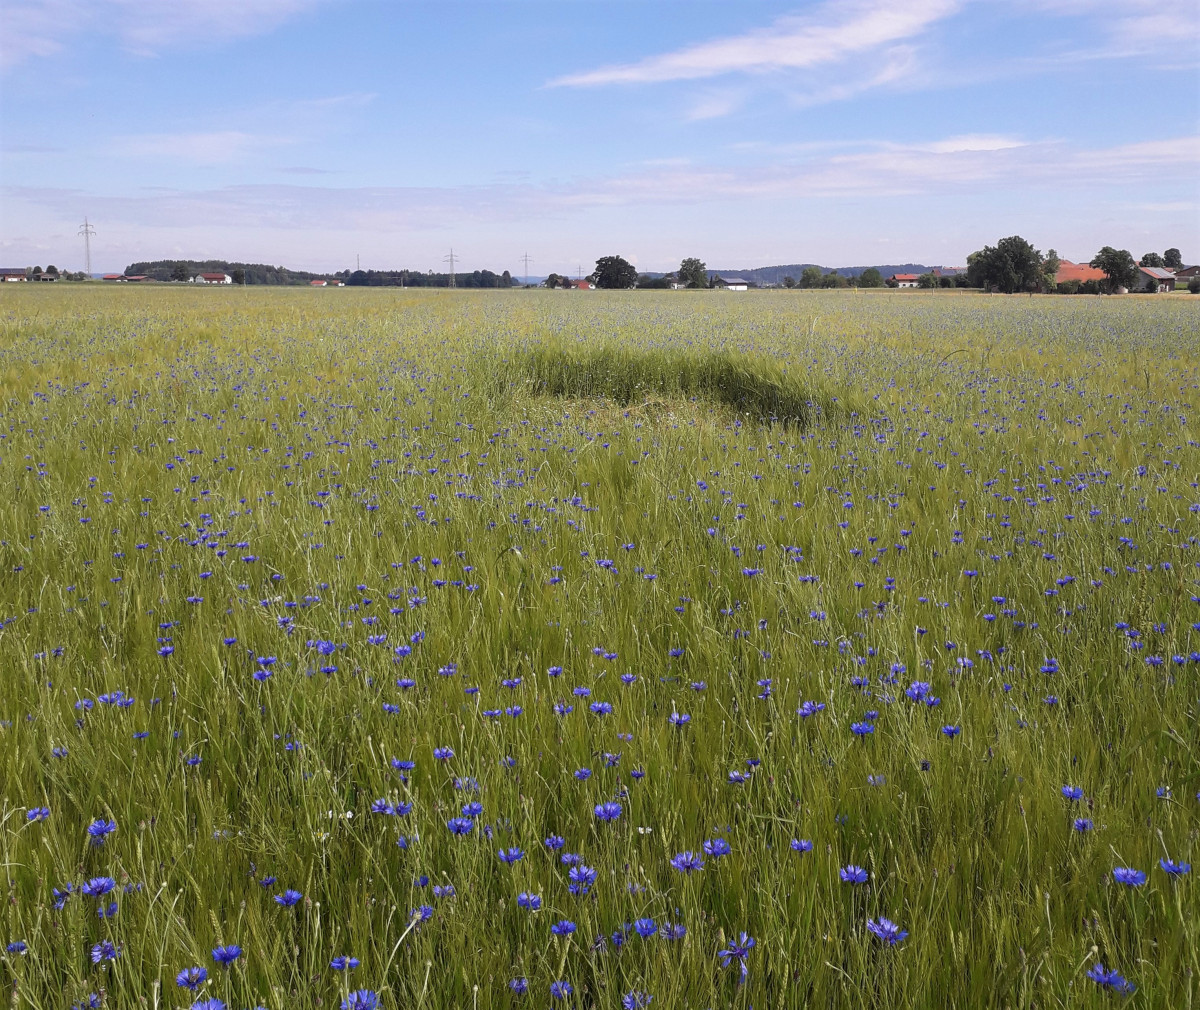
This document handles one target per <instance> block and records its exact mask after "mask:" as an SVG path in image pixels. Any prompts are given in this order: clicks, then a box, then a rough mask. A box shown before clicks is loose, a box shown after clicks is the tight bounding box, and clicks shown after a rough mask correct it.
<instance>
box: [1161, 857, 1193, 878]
mask: <svg viewBox="0 0 1200 1010" xmlns="http://www.w3.org/2000/svg"><path fill="white" fill-rule="evenodd" d="M1158 865H1159V866H1161V867H1162V868H1163V869H1164V870H1166V872H1167V873H1169V874H1170V875H1171V876H1172V877H1182V876H1183V875H1184V874H1185V873H1190V872H1191V870H1192V864H1191V863H1176V862H1174V861H1172V860H1170V859H1160V860H1159V861H1158Z"/></svg>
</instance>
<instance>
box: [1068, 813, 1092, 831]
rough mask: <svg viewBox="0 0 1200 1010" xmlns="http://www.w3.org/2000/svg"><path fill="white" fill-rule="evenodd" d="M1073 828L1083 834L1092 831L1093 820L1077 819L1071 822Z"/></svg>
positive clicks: (1086, 818) (1087, 818)
mask: <svg viewBox="0 0 1200 1010" xmlns="http://www.w3.org/2000/svg"><path fill="white" fill-rule="evenodd" d="M1071 827H1073V828H1074V829H1075V830H1076V831H1079V832H1081V833H1082V832H1084V831H1091V830H1092V819H1091V818H1090V817H1076V818H1075V820H1074V821H1072V822H1071Z"/></svg>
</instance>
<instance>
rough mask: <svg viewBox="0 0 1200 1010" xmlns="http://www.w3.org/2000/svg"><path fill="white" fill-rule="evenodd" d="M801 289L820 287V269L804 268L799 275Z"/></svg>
mask: <svg viewBox="0 0 1200 1010" xmlns="http://www.w3.org/2000/svg"><path fill="white" fill-rule="evenodd" d="M800 286H801V287H802V288H819V287H820V286H821V268H820V267H805V268H804V270H803V271H802V272H801V274H800Z"/></svg>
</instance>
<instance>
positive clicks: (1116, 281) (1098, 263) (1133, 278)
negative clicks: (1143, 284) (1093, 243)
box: [1089, 245, 1138, 294]
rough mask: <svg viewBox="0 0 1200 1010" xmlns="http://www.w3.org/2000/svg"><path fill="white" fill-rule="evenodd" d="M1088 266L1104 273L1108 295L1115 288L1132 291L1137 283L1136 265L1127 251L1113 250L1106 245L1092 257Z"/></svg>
mask: <svg viewBox="0 0 1200 1010" xmlns="http://www.w3.org/2000/svg"><path fill="white" fill-rule="evenodd" d="M1089 265H1090V266H1093V267H1095V268H1096V269H1097V270H1103V271H1104V276H1105V277H1107V278H1108V282H1107V284H1106V285H1105V286H1106V287H1107V288H1108V291H1109V293H1110V294H1111V293H1112V292H1114V291H1116V290H1117V288H1125V289H1126V290H1132V289H1133V286H1134V285H1135V284H1136V283H1137V278H1138V268H1137V264H1136V263H1135V262H1134V261H1133V256H1132V254H1131V253H1130V252H1129V250H1128V249H1114V248H1113V247H1112V246H1110V245H1106V246H1105V247H1104V248H1103V249H1101V250H1100V251H1099V252H1098V253H1096V255H1095V256H1093V257H1092V262H1091V263H1090V264H1089Z"/></svg>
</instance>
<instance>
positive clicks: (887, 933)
mask: <svg viewBox="0 0 1200 1010" xmlns="http://www.w3.org/2000/svg"><path fill="white" fill-rule="evenodd" d="M867 929H869V930H870V931H871V932H872V933H874V934H875V935H876V936H877V937H878V938H879V939H880V940H882V941H883V942H884V943H886V944H887V945H888V946H889V947H894V946H896V944H898V943H899V942H900V941H901V940H903V939H904V938H905V937H906V936H908V930H907V929H901V928H900V927H899V926H897V925H896V924H895V923H894V922H892V920H891V919H885V918H884V917H883V916H882V915H881V916H880V917H879V921H878V922H876V921H875V920H874V919H868V920H867Z"/></svg>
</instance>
